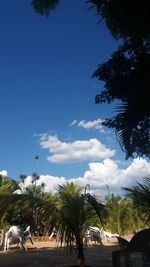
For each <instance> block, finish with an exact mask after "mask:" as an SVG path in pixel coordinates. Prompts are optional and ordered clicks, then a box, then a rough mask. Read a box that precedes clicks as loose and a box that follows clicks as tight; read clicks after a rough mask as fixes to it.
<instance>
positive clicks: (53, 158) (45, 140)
mask: <svg viewBox="0 0 150 267" xmlns="http://www.w3.org/2000/svg"><path fill="white" fill-rule="evenodd" d="M40 146H41V147H42V148H44V149H48V150H49V153H50V154H52V155H50V156H48V158H47V159H48V161H50V162H53V163H71V162H79V161H84V160H89V161H99V160H103V159H105V158H109V157H112V156H114V155H115V150H111V149H109V148H106V146H105V145H103V144H102V143H101V142H100V141H99V140H97V139H96V138H94V139H90V140H84V141H81V140H77V141H74V142H72V143H71V142H61V141H60V140H59V139H58V137H57V136H56V135H55V136H50V135H44V136H41V139H40Z"/></svg>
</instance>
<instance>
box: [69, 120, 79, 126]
mask: <svg viewBox="0 0 150 267" xmlns="http://www.w3.org/2000/svg"><path fill="white" fill-rule="evenodd" d="M76 123H77V120H73V121H72V122H71V123H70V124H69V125H70V126H73V125H75V124H76Z"/></svg>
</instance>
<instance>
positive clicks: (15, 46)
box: [0, 0, 150, 193]
mask: <svg viewBox="0 0 150 267" xmlns="http://www.w3.org/2000/svg"><path fill="white" fill-rule="evenodd" d="M85 2H86V1H84V0H83V1H81V0H76V1H70V0H64V1H63V0H62V1H61V3H60V5H59V6H58V8H57V9H56V10H55V11H54V12H52V13H51V16H50V17H48V18H45V17H41V16H39V15H37V14H35V12H34V10H33V9H32V7H31V5H30V1H29V0H28V1H27V0H22V1H20V0H14V1H9V3H8V2H7V1H2V3H1V9H0V34H1V43H0V59H1V62H0V86H1V105H0V121H1V138H0V150H1V153H0V170H1V173H4V171H6V172H7V174H8V176H10V177H12V178H15V179H18V178H19V176H20V174H26V175H29V176H30V175H31V174H32V173H33V172H35V171H38V173H39V174H40V175H41V176H42V177H41V180H40V181H43V180H44V182H45V184H48V186H47V190H54V188H55V186H56V184H57V183H61V182H64V181H66V180H67V179H69V178H70V179H73V180H74V181H78V183H79V184H82V185H84V184H86V183H90V185H91V188H93V190H95V192H96V193H101V190H103V191H106V189H105V184H110V187H111V188H112V191H113V190H115V191H117V190H119V188H120V185H121V186H122V185H124V184H126V181H129V183H127V184H129V185H130V184H133V182H134V181H135V180H140V179H141V177H142V175H145V174H146V173H147V172H150V165H149V162H147V161H146V160H144V159H137V160H133V161H132V160H128V161H125V154H123V152H122V151H121V149H120V147H119V145H118V142H117V141H116V138H115V135H114V132H113V131H110V130H108V129H105V128H104V127H102V126H101V121H102V120H103V119H104V118H106V117H109V116H113V114H114V106H115V105H102V106H100V105H95V103H94V98H95V95H96V94H97V93H99V91H100V90H102V89H103V83H101V82H99V81H97V80H96V79H92V78H91V76H92V73H93V72H94V71H95V70H96V68H97V66H98V64H100V63H103V62H104V61H105V60H107V59H108V58H109V56H110V55H111V53H112V52H113V51H114V50H115V49H116V48H117V46H118V43H117V42H116V41H115V40H114V39H113V38H112V37H111V35H110V33H109V32H108V30H107V29H106V27H105V25H104V24H103V23H97V22H98V20H99V18H98V17H97V16H96V15H95V14H94V10H89V9H88V7H89V5H87V3H85ZM36 154H38V155H39V160H35V155H36ZM96 164H97V165H96ZM139 169H140V171H139ZM116 170H117V173H116ZM133 170H134V175H133ZM135 170H136V171H135ZM110 172H111V173H110ZM122 173H123V174H122ZM137 174H138V177H137ZM119 175H120V176H119ZM111 176H112V177H111ZM116 176H117V179H116ZM94 177H95V178H94ZM122 177H124V178H122ZM136 177H137V178H136ZM94 179H95V180H94ZM29 180H30V179H29ZM120 181H122V182H120ZM52 185H53V186H52ZM93 192H94V191H93Z"/></svg>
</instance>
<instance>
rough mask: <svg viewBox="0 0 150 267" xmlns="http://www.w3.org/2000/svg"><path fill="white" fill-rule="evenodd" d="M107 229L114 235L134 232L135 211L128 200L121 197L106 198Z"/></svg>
mask: <svg viewBox="0 0 150 267" xmlns="http://www.w3.org/2000/svg"><path fill="white" fill-rule="evenodd" d="M106 209H107V227H108V228H110V230H111V231H112V232H114V233H118V234H124V233H125V232H126V231H133V228H134V226H133V209H132V208H131V204H130V202H129V201H128V200H126V199H123V198H121V197H120V196H118V195H117V196H114V195H113V194H112V195H111V196H107V197H106Z"/></svg>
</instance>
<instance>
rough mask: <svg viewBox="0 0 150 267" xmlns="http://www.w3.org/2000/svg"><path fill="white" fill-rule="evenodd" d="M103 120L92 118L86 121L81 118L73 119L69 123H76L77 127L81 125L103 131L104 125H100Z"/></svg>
mask: <svg viewBox="0 0 150 267" xmlns="http://www.w3.org/2000/svg"><path fill="white" fill-rule="evenodd" d="M103 121H104V120H102V119H97V120H93V121H86V120H81V121H79V122H78V121H77V120H74V121H73V122H71V123H70V125H71V126H72V125H75V124H77V126H78V127H82V128H84V129H88V130H89V129H93V130H100V132H105V130H104V129H105V126H103V125H102V122H103Z"/></svg>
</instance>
